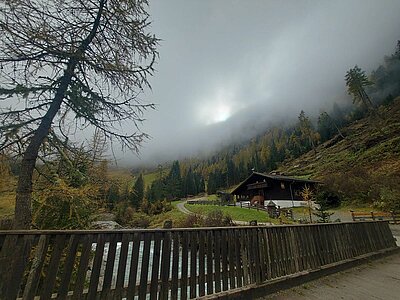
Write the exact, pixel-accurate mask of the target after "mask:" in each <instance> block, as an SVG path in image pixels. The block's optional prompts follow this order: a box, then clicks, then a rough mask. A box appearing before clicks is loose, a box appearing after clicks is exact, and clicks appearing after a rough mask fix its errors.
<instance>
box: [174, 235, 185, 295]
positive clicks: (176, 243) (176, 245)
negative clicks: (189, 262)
mask: <svg viewBox="0 0 400 300" xmlns="http://www.w3.org/2000/svg"><path fill="white" fill-rule="evenodd" d="M172 239H173V253H172V255H173V256H172V280H171V299H172V300H175V299H178V279H179V278H178V276H179V270H178V268H179V246H180V239H179V233H178V232H174V233H173V236H172ZM182 269H183V266H182Z"/></svg>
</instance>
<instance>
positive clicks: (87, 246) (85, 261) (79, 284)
mask: <svg viewBox="0 0 400 300" xmlns="http://www.w3.org/2000/svg"><path fill="white" fill-rule="evenodd" d="M93 238H94V237H93V236H92V235H86V236H84V237H83V245H82V252H81V255H80V260H79V267H78V273H77V275H76V280H75V287H74V293H73V299H82V298H83V295H82V292H83V287H84V284H85V280H86V272H87V270H88V265H89V257H90V252H91V249H92V241H93Z"/></svg>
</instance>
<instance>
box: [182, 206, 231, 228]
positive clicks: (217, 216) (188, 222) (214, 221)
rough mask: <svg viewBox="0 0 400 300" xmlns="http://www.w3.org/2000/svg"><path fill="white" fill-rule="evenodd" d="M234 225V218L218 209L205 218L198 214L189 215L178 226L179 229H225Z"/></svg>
mask: <svg viewBox="0 0 400 300" xmlns="http://www.w3.org/2000/svg"><path fill="white" fill-rule="evenodd" d="M233 225H234V224H233V221H232V218H231V217H230V216H229V215H224V213H223V212H222V211H221V210H219V209H217V210H214V211H211V212H209V213H207V215H206V216H205V217H204V216H201V215H197V214H191V215H188V216H187V217H186V218H185V219H184V220H183V221H182V222H180V223H179V224H178V227H187V228H191V227H225V226H233Z"/></svg>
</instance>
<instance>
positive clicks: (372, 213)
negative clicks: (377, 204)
mask: <svg viewBox="0 0 400 300" xmlns="http://www.w3.org/2000/svg"><path fill="white" fill-rule="evenodd" d="M371 217H372V220H374V221H375V216H374V212H373V211H371Z"/></svg>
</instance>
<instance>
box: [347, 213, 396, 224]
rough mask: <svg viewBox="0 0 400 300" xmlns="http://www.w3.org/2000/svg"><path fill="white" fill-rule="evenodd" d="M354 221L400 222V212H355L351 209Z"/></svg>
mask: <svg viewBox="0 0 400 300" xmlns="http://www.w3.org/2000/svg"><path fill="white" fill-rule="evenodd" d="M350 213H351V217H352V219H353V221H368V220H372V221H389V223H391V224H400V214H398V213H395V212H393V211H391V212H373V211H371V212H355V211H353V210H351V211H350Z"/></svg>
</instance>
